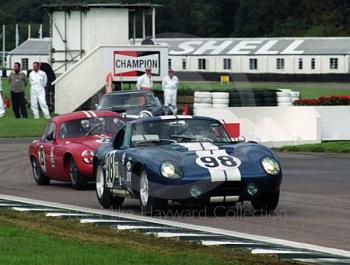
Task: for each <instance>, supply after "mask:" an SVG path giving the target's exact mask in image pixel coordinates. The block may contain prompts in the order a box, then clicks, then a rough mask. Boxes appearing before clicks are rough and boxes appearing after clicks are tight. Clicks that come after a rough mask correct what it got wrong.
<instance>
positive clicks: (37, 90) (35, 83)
mask: <svg viewBox="0 0 350 265" xmlns="http://www.w3.org/2000/svg"><path fill="white" fill-rule="evenodd" d="M29 81H30V85H31V93H30V104H31V106H32V111H33V115H34V119H39V109H38V102H39V104H40V108H41V111H42V112H43V114H44V117H45V119H50V113H49V108H48V107H47V103H46V96H45V87H46V85H47V76H46V73H45V72H44V71H41V70H40V64H39V63H38V62H34V63H33V71H32V72H30V74H29Z"/></svg>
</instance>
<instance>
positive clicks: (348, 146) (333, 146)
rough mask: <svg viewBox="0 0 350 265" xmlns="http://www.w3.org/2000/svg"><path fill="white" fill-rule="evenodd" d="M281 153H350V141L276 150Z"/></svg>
mask: <svg viewBox="0 0 350 265" xmlns="http://www.w3.org/2000/svg"><path fill="white" fill-rule="evenodd" d="M276 150H277V151H282V152H319V153H350V141H335V142H323V143H320V144H305V145H296V146H284V147H281V148H277V149H276Z"/></svg>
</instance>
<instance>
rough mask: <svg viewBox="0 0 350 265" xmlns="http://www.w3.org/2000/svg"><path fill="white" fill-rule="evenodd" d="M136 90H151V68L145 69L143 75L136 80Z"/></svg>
mask: <svg viewBox="0 0 350 265" xmlns="http://www.w3.org/2000/svg"><path fill="white" fill-rule="evenodd" d="M136 88H137V90H152V88H153V80H152V68H151V67H147V68H146V70H145V74H143V75H141V76H140V77H139V78H138V79H137V84H136Z"/></svg>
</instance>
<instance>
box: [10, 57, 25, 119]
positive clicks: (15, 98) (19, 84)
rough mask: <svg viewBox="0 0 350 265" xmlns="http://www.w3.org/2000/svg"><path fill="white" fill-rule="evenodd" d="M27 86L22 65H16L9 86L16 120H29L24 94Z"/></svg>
mask: <svg viewBox="0 0 350 265" xmlns="http://www.w3.org/2000/svg"><path fill="white" fill-rule="evenodd" d="M27 84H28V79H27V76H26V74H25V73H23V72H21V64H20V63H15V64H14V67H13V72H12V73H11V74H10V76H9V85H10V92H11V102H12V109H13V113H14V114H15V117H16V119H19V118H21V117H22V118H28V114H27V106H26V100H25V94H24V91H25V87H26V86H27Z"/></svg>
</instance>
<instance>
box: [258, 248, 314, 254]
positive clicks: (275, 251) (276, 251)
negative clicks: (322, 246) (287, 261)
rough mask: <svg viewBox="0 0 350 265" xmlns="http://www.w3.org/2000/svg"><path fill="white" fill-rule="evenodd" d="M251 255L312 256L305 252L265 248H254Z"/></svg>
mask: <svg viewBox="0 0 350 265" xmlns="http://www.w3.org/2000/svg"><path fill="white" fill-rule="evenodd" d="M251 253H253V254H271V255H273V254H312V253H310V252H307V251H293V250H282V249H265V248H255V249H253V250H251Z"/></svg>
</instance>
